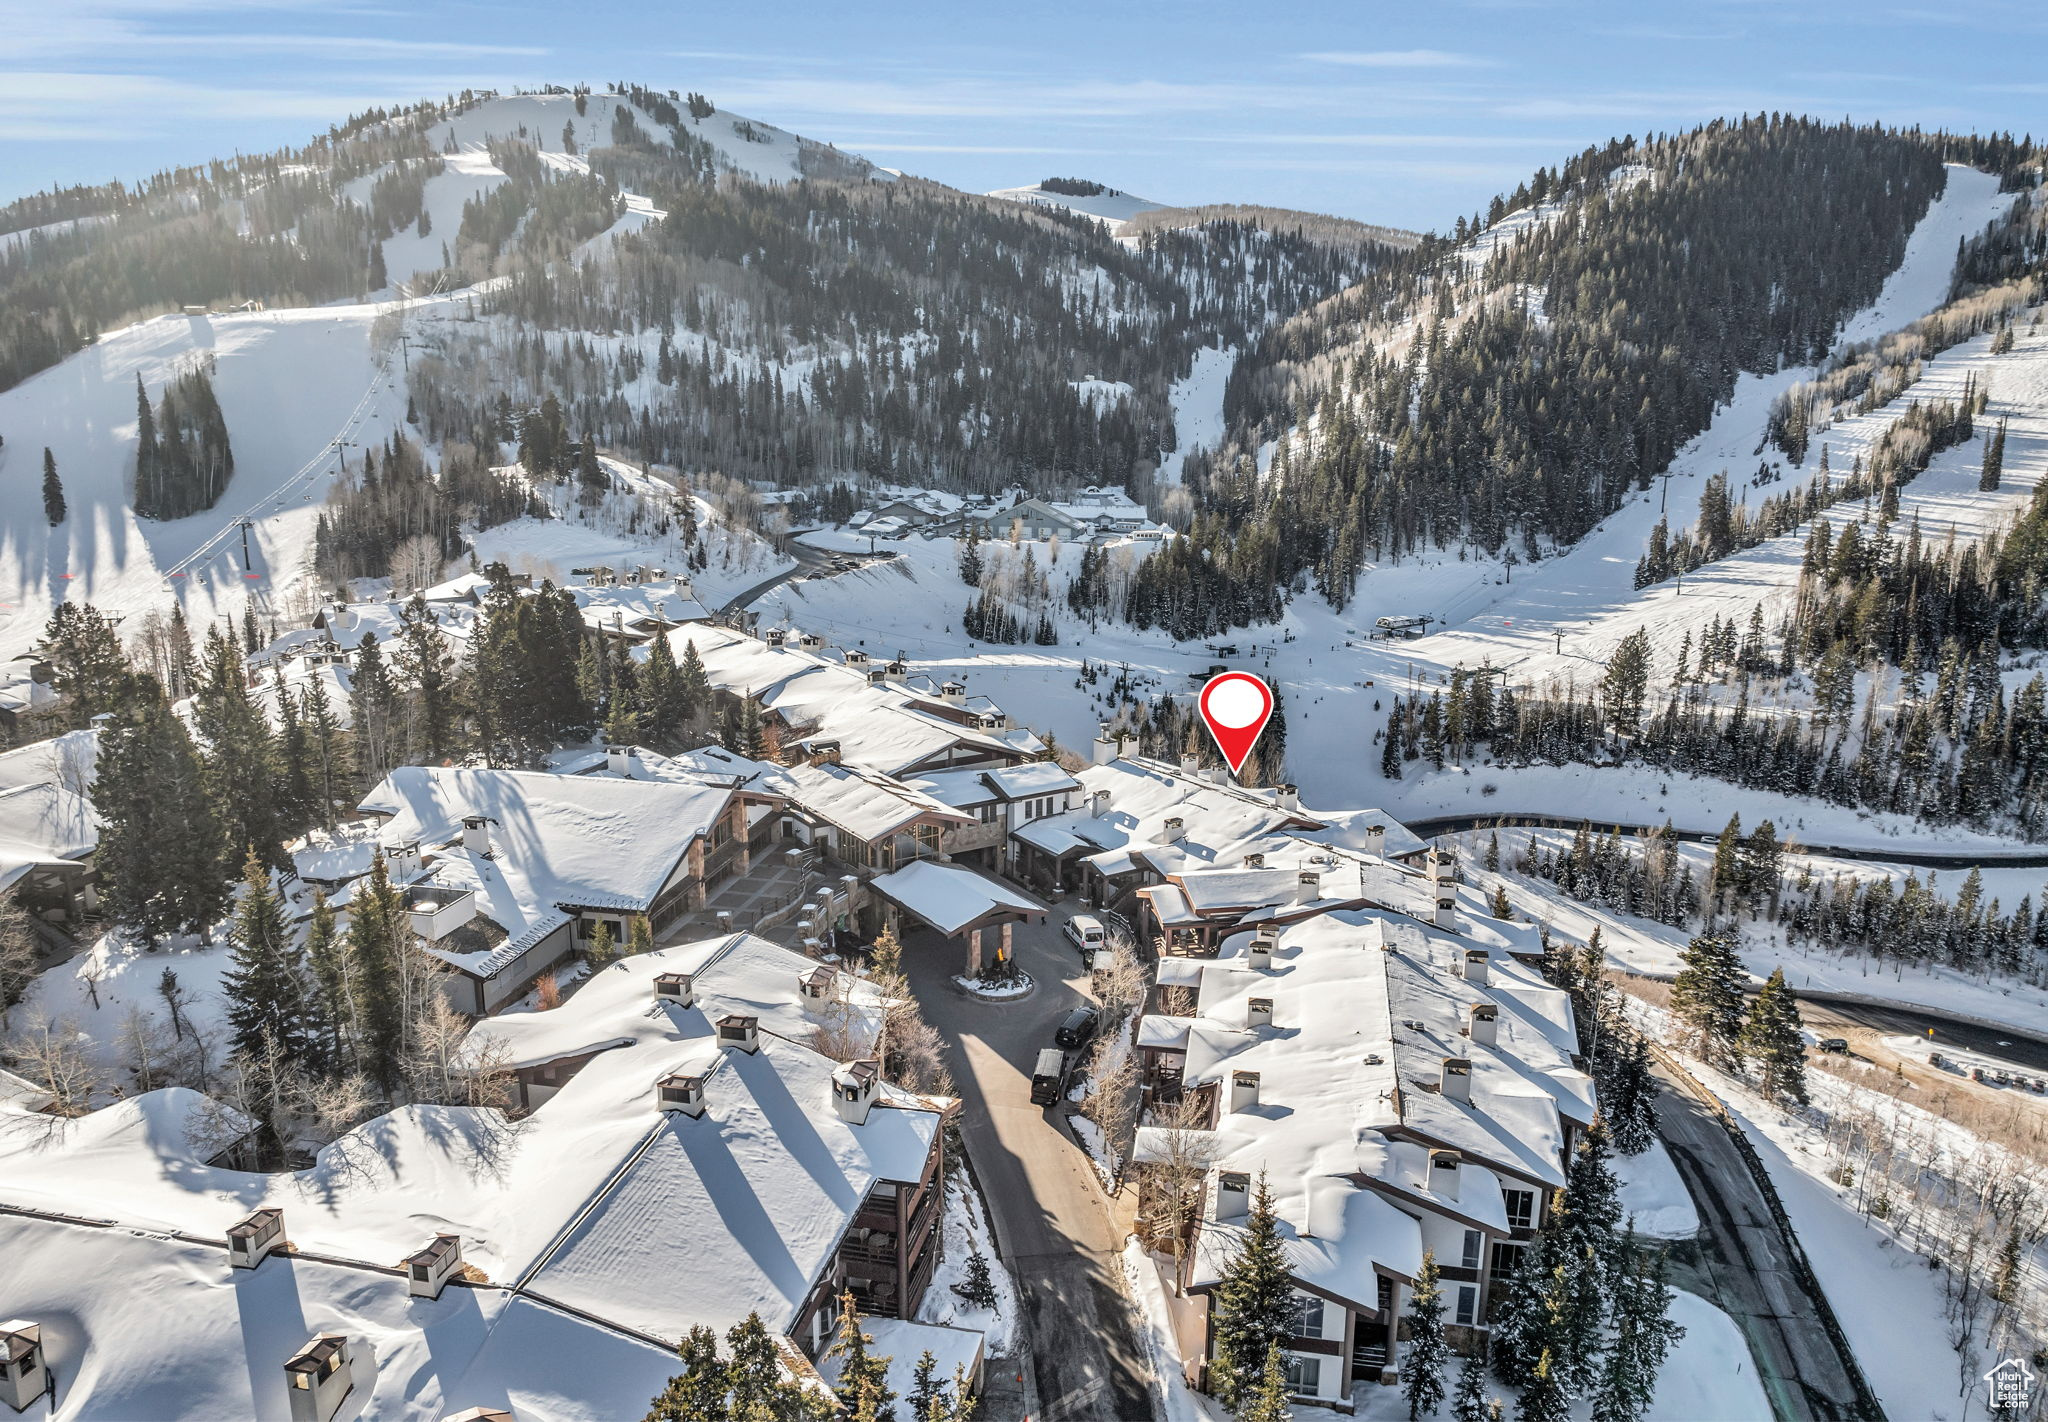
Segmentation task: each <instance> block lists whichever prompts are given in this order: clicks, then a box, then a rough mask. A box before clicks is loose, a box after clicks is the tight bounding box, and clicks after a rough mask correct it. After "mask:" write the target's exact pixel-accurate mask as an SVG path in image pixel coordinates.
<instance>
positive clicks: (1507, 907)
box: [1487, 884, 1515, 920]
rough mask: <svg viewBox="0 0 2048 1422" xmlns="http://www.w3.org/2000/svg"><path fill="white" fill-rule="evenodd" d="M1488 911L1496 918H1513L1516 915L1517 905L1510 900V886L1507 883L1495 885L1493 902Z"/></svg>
mask: <svg viewBox="0 0 2048 1422" xmlns="http://www.w3.org/2000/svg"><path fill="white" fill-rule="evenodd" d="M1487 911H1488V912H1489V913H1491V914H1492V915H1493V916H1494V917H1495V918H1498V919H1502V920H1506V919H1511V918H1513V917H1514V916H1515V906H1514V905H1513V904H1512V903H1510V902H1509V901H1508V886H1507V885H1506V884H1496V885H1494V886H1493V902H1492V904H1490V905H1489V906H1488V910H1487Z"/></svg>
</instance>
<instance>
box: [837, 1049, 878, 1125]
mask: <svg viewBox="0 0 2048 1422" xmlns="http://www.w3.org/2000/svg"><path fill="white" fill-rule="evenodd" d="M881 1077H882V1064H881V1063H880V1062H877V1061H873V1060H867V1061H858V1062H848V1063H847V1064H846V1065H845V1066H843V1067H840V1068H839V1069H838V1070H837V1071H835V1072H833V1073H832V1109H833V1111H834V1112H836V1113H837V1114H838V1116H839V1119H840V1120H842V1121H844V1122H846V1124H847V1125H849V1126H865V1125H866V1124H867V1123H868V1110H869V1108H870V1107H872V1106H873V1105H874V1104H875V1083H876V1082H878V1081H880V1080H881Z"/></svg>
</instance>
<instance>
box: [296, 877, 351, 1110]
mask: <svg viewBox="0 0 2048 1422" xmlns="http://www.w3.org/2000/svg"><path fill="white" fill-rule="evenodd" d="M305 957H306V966H307V967H308V968H310V969H311V970H312V974H313V990H314V992H315V993H316V994H317V995H318V1001H319V1004H320V1012H319V1017H320V1022H321V1025H322V1026H323V1027H324V1028H325V1029H326V1040H325V1041H324V1042H323V1043H321V1051H322V1055H323V1057H324V1059H325V1063H326V1066H327V1069H328V1070H329V1071H338V1070H340V1069H341V1067H342V1064H343V1062H344V1061H345V1060H346V1059H347V1057H348V1050H347V1049H348V1044H349V1042H350V1041H352V1040H353V1037H354V1032H355V1016H356V1011H355V1001H354V997H353V993H352V988H351V984H350V980H349V979H350V974H349V959H348V947H347V945H346V944H345V943H344V942H343V940H342V937H341V934H340V932H339V930H338V929H337V928H336V926H335V921H334V909H333V906H332V905H330V904H329V903H328V902H327V895H326V894H325V893H324V892H322V891H321V890H319V889H315V890H314V891H313V914H312V917H311V919H310V920H309V921H308V922H307V925H306V946H305Z"/></svg>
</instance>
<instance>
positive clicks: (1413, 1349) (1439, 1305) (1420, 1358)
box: [1401, 1249, 1450, 1422]
mask: <svg viewBox="0 0 2048 1422" xmlns="http://www.w3.org/2000/svg"><path fill="white" fill-rule="evenodd" d="M1442 1277H1443V1276H1442V1275H1441V1274H1440V1273H1438V1271H1437V1266H1436V1251H1435V1250H1431V1249H1425V1250H1424V1251H1423V1252H1422V1272H1421V1273H1419V1274H1417V1275H1416V1276H1415V1296H1414V1298H1413V1299H1412V1300H1410V1302H1409V1305H1408V1351H1407V1354H1406V1356H1404V1357H1403V1358H1402V1360H1401V1389H1402V1391H1403V1392H1404V1393H1405V1394H1406V1395H1407V1398H1408V1422H1420V1419H1421V1418H1422V1416H1423V1415H1424V1414H1425V1413H1428V1414H1431V1415H1434V1414H1435V1412H1436V1410H1437V1408H1438V1407H1439V1406H1441V1405H1442V1403H1443V1400H1444V1361H1445V1359H1447V1358H1448V1357H1449V1356H1450V1350H1449V1348H1448V1347H1447V1346H1446V1345H1445V1343H1444V1291H1443V1285H1442V1282H1441V1281H1442Z"/></svg>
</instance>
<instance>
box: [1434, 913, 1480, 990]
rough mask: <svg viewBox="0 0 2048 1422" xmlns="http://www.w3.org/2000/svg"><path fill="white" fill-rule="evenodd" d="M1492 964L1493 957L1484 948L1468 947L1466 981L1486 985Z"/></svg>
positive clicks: (1466, 952) (1466, 953) (1466, 951)
mask: <svg viewBox="0 0 2048 1422" xmlns="http://www.w3.org/2000/svg"><path fill="white" fill-rule="evenodd" d="M1439 907H1441V905H1439ZM1491 966H1492V959H1490V958H1489V957H1488V956H1487V954H1486V950H1485V949H1484V948H1467V949H1466V950H1465V981H1466V982H1468V983H1473V984H1476V985H1477V986H1479V987H1485V986H1486V983H1487V969H1488V968H1489V967H1491Z"/></svg>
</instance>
